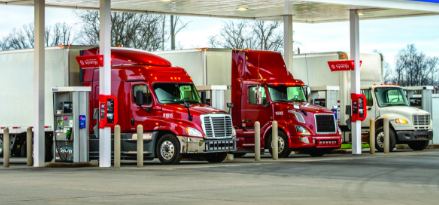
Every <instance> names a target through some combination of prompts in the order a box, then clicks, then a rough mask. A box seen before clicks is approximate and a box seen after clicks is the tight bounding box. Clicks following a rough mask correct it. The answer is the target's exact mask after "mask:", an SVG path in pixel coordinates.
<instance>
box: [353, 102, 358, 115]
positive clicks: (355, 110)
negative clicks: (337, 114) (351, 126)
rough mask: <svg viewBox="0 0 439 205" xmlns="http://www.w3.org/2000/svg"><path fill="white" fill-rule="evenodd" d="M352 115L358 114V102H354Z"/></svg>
mask: <svg viewBox="0 0 439 205" xmlns="http://www.w3.org/2000/svg"><path fill="white" fill-rule="evenodd" d="M352 113H354V114H357V113H358V102H357V101H354V102H353V105H352Z"/></svg>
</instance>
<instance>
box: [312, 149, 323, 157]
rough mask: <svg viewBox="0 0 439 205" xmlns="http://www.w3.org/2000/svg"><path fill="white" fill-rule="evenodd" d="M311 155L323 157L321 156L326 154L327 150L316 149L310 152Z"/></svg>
mask: <svg viewBox="0 0 439 205" xmlns="http://www.w3.org/2000/svg"><path fill="white" fill-rule="evenodd" d="M309 155H311V157H321V156H323V155H325V152H324V151H322V150H314V151H311V152H310V153H309Z"/></svg>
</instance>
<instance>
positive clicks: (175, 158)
mask: <svg viewBox="0 0 439 205" xmlns="http://www.w3.org/2000/svg"><path fill="white" fill-rule="evenodd" d="M156 150H157V157H158V158H159V160H160V162H161V163H162V164H178V163H179V162H180V161H181V159H182V158H183V156H182V155H181V153H180V143H179V142H178V140H177V138H176V137H174V135H172V134H166V135H163V136H162V137H161V138H160V140H159V141H158V143H157V147H156Z"/></svg>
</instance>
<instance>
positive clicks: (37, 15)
mask: <svg viewBox="0 0 439 205" xmlns="http://www.w3.org/2000/svg"><path fill="white" fill-rule="evenodd" d="M34 9H35V10H34V32H35V34H34V35H35V38H34V46H35V47H34V167H43V166H44V153H45V150H44V149H45V146H44V141H45V139H44V54H45V49H44V29H45V25H44V20H45V0H34Z"/></svg>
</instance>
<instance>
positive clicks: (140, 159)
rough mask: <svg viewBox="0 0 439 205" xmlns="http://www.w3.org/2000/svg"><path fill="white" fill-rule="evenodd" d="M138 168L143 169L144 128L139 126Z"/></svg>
mask: <svg viewBox="0 0 439 205" xmlns="http://www.w3.org/2000/svg"><path fill="white" fill-rule="evenodd" d="M137 167H143V126H142V125H138V126H137Z"/></svg>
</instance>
